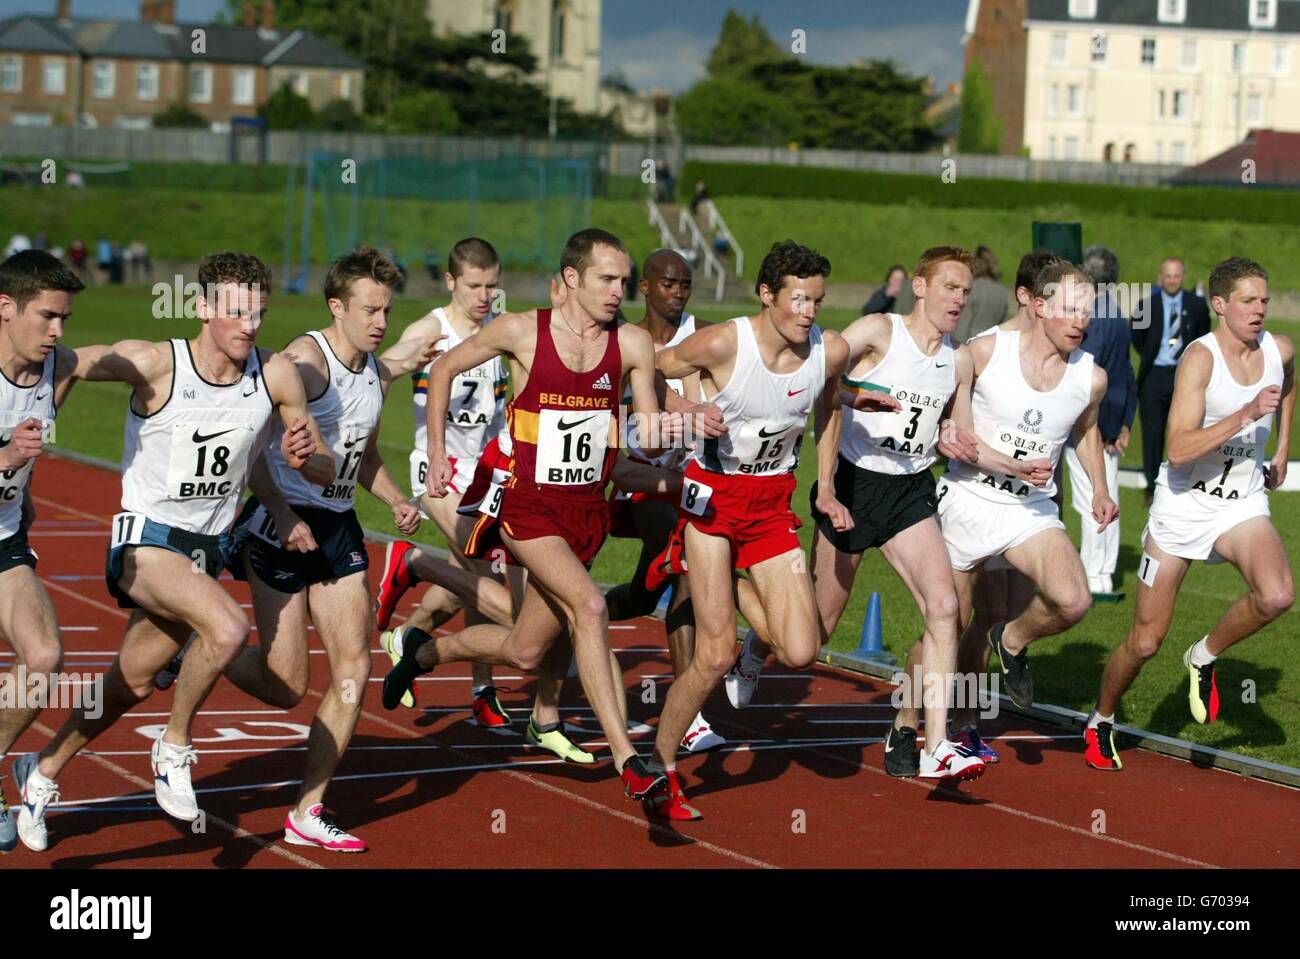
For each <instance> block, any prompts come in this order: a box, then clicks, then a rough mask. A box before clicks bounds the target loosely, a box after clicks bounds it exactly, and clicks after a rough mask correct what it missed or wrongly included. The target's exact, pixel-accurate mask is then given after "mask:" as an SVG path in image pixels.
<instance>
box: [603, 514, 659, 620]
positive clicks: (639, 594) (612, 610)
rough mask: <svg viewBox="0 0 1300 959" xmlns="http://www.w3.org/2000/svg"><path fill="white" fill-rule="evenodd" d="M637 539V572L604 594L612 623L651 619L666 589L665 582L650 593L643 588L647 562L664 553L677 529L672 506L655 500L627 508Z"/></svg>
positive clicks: (647, 568)
mask: <svg viewBox="0 0 1300 959" xmlns="http://www.w3.org/2000/svg"><path fill="white" fill-rule="evenodd" d="M628 509H629V510H630V511H631V515H632V522H633V524H634V525H635V526H636V532H637V536H638V537H639V538H640V539H641V555H640V556H639V557H638V559H637V566H636V572H635V573H633V574H632V579H631V581H630V582H627V583H624V584H622V585H620V586H615V587H614V588H613V589H611V590H610V591H609V592H608V593H606V594H605V603H606V605H607V606H608V607H609V618H610V620H611V621H613V622H617V621H619V620H624V619H634V618H635V617H637V616H650V615H651V614H653V613H654V611H655V608H656V607H657V606H658V605H659V597H661V596H662V595H663V593H664V590H665V589H667V588H668V581H667V580H665V581H664V583H663V584H662V585H661V586H660V587H659V588H658V589H656V590H654V591H653V592H652V591H650V590H648V589H646V586H645V576H646V572H647V571H648V570H649V569H650V563H651V561H653V560H654V558H655V557H656V556H658V555H659V554H660V553H662V552H663V550H664V547H665V546H667V545H668V540H669V539H670V538H671V537H672V534H673V530H674V529H675V528H676V526H677V509H676V507H674V506H673V504H672V503H669V502H666V501H664V500H658V499H648V500H641V501H639V502H633V503H630V504H629V505H628Z"/></svg>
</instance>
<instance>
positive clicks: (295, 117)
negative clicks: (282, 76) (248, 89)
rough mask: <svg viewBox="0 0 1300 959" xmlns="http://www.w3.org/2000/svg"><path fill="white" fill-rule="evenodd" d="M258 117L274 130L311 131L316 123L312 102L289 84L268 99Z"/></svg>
mask: <svg viewBox="0 0 1300 959" xmlns="http://www.w3.org/2000/svg"><path fill="white" fill-rule="evenodd" d="M257 115H258V116H260V117H261V118H262V119H263V120H265V121H266V125H267V127H268V128H269V129H272V130H310V129H311V128H312V127H313V126H314V125H315V122H316V111H314V110H313V109H312V108H311V101H310V100H308V99H307V98H306V97H304V96H299V95H298V94H297V93H296V92H295V91H294V89H293V87H291V86H290V85H289V84H288V83H285V84H284V85H283V86H281V87H280V89H278V90H276V91H275V92H274V93H272V94H271V95H270V96H269V97H267V98H266V103H264V104H262V105H261V106H260V107H258V108H257Z"/></svg>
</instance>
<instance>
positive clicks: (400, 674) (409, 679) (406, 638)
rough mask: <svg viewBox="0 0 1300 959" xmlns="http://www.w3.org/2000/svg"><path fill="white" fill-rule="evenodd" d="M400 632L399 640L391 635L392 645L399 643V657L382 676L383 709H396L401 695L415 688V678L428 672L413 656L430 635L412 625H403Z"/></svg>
mask: <svg viewBox="0 0 1300 959" xmlns="http://www.w3.org/2000/svg"><path fill="white" fill-rule="evenodd" d="M394 632H397V630H394ZM401 633H402V637H401V640H400V642H399V640H398V637H396V636H394V637H393V644H394V646H398V645H400V646H401V648H402V655H401V658H400V659H398V660H397V662H396V663H395V664H394V666H393V668H392V669H390V670H389V671H388V675H387V676H385V677H384V685H383V686H382V687H381V688H382V690H383V695H382V697H381V701H382V702H383V704H384V708H385V709H396V708H397V705H398V703H400V702H401V701H402V697H403V696H404V695H405V694H407V693H409V692H411V690H412V689H414V688H415V678H416V677H417V676H421V675H423V674H424V673H427V672H429V670H427V669H425V668H424V667H423V666H421V665H420V663H419V661H418V660H416V658H415V657H416V654H417V653H419V651H420V646H422V645H423V644H424V643H426V642H428V641H429V640H430V639H431V638H432V637H430V636H429V634H428V633H425V632H424V631H423V630H420V629H416V628H414V627H403V628H402V630H401Z"/></svg>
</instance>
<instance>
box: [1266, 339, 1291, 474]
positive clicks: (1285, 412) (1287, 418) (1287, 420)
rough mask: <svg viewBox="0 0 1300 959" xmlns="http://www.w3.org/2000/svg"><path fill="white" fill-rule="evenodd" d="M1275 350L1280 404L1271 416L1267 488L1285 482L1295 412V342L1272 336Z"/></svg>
mask: <svg viewBox="0 0 1300 959" xmlns="http://www.w3.org/2000/svg"><path fill="white" fill-rule="evenodd" d="M1273 342H1274V343H1276V344H1277V350H1278V352H1279V353H1281V354H1282V370H1283V373H1284V375H1283V377H1282V406H1281V412H1280V413H1279V415H1278V416H1275V417H1273V422H1274V424H1276V426H1277V449H1276V450H1274V451H1273V461H1272V462H1271V463H1269V465H1268V470H1267V471H1266V472H1265V474H1264V485H1265V486H1266V487H1267V488H1268V489H1278V488H1279V487H1280V486H1281V485H1282V484H1283V483H1285V482H1286V466H1287V462H1288V460H1287V457H1289V456H1290V455H1291V416H1292V414H1293V413H1294V412H1295V344H1293V343H1292V342H1291V338H1290V337H1287V336H1277V335H1276V334H1275V335H1274V336H1273Z"/></svg>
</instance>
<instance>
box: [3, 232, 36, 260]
mask: <svg viewBox="0 0 1300 959" xmlns="http://www.w3.org/2000/svg"><path fill="white" fill-rule="evenodd" d="M31 248H32V241H31V240H30V239H28V238H27V234H26V233H15V234H14V235H13V236H11V237H10V238H9V245H8V246H7V247H5V259H6V260H7V259H9V257H11V256H13V255H14V254H15V253H22V252H23V251H24V250H30V249H31Z"/></svg>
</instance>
